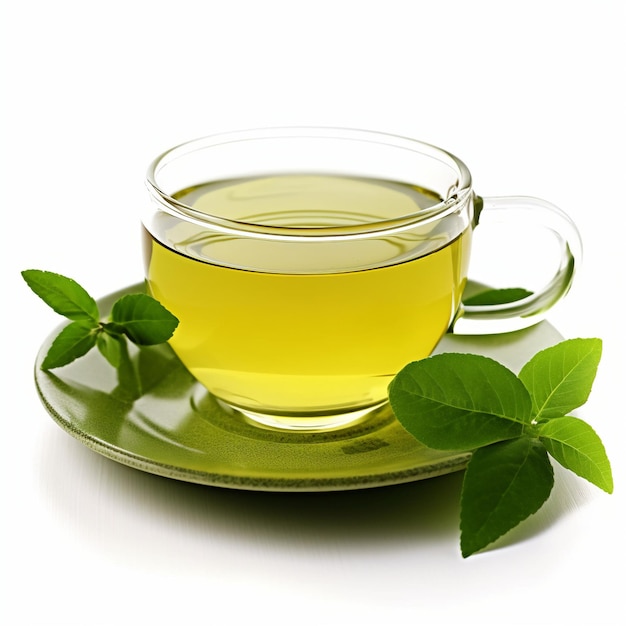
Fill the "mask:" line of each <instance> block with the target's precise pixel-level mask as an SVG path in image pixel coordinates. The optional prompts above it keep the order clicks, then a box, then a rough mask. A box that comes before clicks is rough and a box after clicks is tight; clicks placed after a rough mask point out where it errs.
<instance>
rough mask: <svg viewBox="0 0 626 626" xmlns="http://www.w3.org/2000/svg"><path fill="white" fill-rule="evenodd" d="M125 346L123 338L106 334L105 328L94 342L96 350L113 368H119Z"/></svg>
mask: <svg viewBox="0 0 626 626" xmlns="http://www.w3.org/2000/svg"><path fill="white" fill-rule="evenodd" d="M125 344H126V338H125V337H123V336H120V335H114V334H111V333H109V332H106V328H105V329H104V330H103V331H102V332H100V333H98V337H97V341H96V345H97V346H98V350H99V351H100V354H102V356H103V357H104V358H105V359H106V360H107V361H108V362H109V363H110V364H111V365H112V366H113V367H119V365H120V362H121V360H122V351H123V349H124V346H125Z"/></svg>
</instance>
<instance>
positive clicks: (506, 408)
mask: <svg viewBox="0 0 626 626" xmlns="http://www.w3.org/2000/svg"><path fill="white" fill-rule="evenodd" d="M389 400H390V403H391V407H392V409H393V411H394V413H395V415H396V417H397V418H398V420H399V421H400V423H401V424H402V425H403V426H404V428H405V429H406V430H407V431H409V433H411V434H412V435H413V436H414V437H415V438H416V439H418V440H419V441H421V442H422V443H424V444H425V445H427V446H428V447H430V448H436V449H443V450H473V449H474V448H478V447H480V446H484V445H487V444H490V443H494V442H496V441H502V440H504V439H511V438H513V437H518V436H520V435H521V434H522V430H523V427H524V424H527V423H530V410H531V401H530V396H529V394H528V391H527V390H526V388H525V387H524V385H523V384H522V383H521V382H520V380H519V379H518V378H517V377H516V376H515V374H513V372H511V371H510V370H509V369H507V368H506V367H504V365H501V364H500V363H498V362H497V361H494V360H493V359H489V358H487V357H484V356H478V355H475V354H456V353H444V354H438V355H436V356H432V357H430V358H427V359H423V360H421V361H416V362H414V363H410V364H409V365H407V366H406V367H404V368H403V369H402V370H401V371H400V372H399V373H398V374H397V375H396V376H395V378H394V379H393V380H392V382H391V385H390V386H389Z"/></svg>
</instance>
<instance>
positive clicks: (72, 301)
mask: <svg viewBox="0 0 626 626" xmlns="http://www.w3.org/2000/svg"><path fill="white" fill-rule="evenodd" d="M22 276H23V278H24V280H25V281H26V283H27V284H28V286H29V287H30V288H31V289H32V290H33V291H34V292H35V293H36V294H37V295H38V296H39V297H40V298H41V299H42V300H43V301H44V302H45V303H46V304H47V305H48V306H50V307H52V308H53V309H54V310H55V311H56V312H57V313H59V314H60V315H64V316H65V317H67V318H69V319H71V320H75V321H91V322H94V326H95V325H96V324H97V323H98V319H99V317H100V315H99V312H98V305H97V304H96V301H95V300H94V299H93V298H92V297H91V296H90V295H89V294H88V293H87V292H86V291H85V290H84V289H83V288H82V287H81V286H80V285H79V284H78V283H77V282H76V281H75V280H72V279H71V278H67V277H66V276H62V275H61V274H55V273H54V272H44V271H42V270H24V271H23V272H22Z"/></svg>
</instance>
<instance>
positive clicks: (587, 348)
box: [519, 339, 602, 418]
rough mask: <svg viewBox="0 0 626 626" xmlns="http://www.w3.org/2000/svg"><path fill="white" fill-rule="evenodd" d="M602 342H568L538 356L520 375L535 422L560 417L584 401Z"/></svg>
mask: <svg viewBox="0 0 626 626" xmlns="http://www.w3.org/2000/svg"><path fill="white" fill-rule="evenodd" d="M601 356H602V341H601V340H600V339H568V340H566V341H562V342H561V343H559V344H557V345H555V346H552V347H551V348H546V349H545V350H542V351H541V352H538V353H537V354H536V355H535V356H534V357H533V358H532V359H530V361H528V363H526V365H524V367H523V368H522V370H521V371H520V373H519V378H520V380H521V381H522V382H523V383H524V385H525V386H526V388H527V389H528V391H529V392H530V395H531V397H532V402H533V415H534V416H535V417H536V418H551V417H562V416H563V415H566V414H567V413H569V412H570V411H572V410H573V409H575V408H577V407H579V406H582V405H583V404H585V402H586V401H587V399H588V397H589V394H590V392H591V387H592V385H593V381H594V379H595V376H596V371H597V369H598V364H599V362H600V357H601Z"/></svg>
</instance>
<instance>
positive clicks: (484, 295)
mask: <svg viewBox="0 0 626 626" xmlns="http://www.w3.org/2000/svg"><path fill="white" fill-rule="evenodd" d="M532 295H533V292H532V291H528V290H526V289H522V288H521V287H511V288H508V289H488V290H487V291H481V292H480V293H477V294H475V295H473V296H469V297H467V298H463V304H467V305H470V306H476V305H485V304H508V303H509V302H517V301H518V300H522V299H523V298H527V297H528V296H532Z"/></svg>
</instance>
